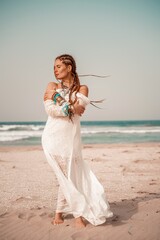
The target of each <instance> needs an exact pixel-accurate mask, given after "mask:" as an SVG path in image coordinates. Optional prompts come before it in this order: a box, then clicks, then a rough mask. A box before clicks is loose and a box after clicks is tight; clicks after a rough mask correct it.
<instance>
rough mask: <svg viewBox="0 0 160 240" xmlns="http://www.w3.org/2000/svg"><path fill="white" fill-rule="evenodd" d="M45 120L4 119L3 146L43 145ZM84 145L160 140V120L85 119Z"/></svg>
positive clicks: (0, 132) (0, 136)
mask: <svg viewBox="0 0 160 240" xmlns="http://www.w3.org/2000/svg"><path fill="white" fill-rule="evenodd" d="M44 126H45V122H0V145H1V146H10V145H13V146H14V145H40V144H41V135H42V132H43V129H44ZM81 136H82V142H83V143H84V144H92V143H95V144H103V143H107V144H112V143H121V144H123V143H145V142H160V120H146V121H83V122H81Z"/></svg>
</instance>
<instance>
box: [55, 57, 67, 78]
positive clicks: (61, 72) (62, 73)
mask: <svg viewBox="0 0 160 240" xmlns="http://www.w3.org/2000/svg"><path fill="white" fill-rule="evenodd" d="M68 74H70V67H69V66H66V65H65V64H64V63H62V61H61V60H60V59H57V60H56V61H55V64H54V75H55V77H56V78H57V79H59V80H62V79H64V78H66V77H68Z"/></svg>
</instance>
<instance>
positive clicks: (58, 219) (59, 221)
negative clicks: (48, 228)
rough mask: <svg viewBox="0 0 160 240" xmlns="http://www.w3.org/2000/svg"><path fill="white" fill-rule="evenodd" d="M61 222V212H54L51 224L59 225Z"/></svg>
mask: <svg viewBox="0 0 160 240" xmlns="http://www.w3.org/2000/svg"><path fill="white" fill-rule="evenodd" d="M63 222H64V220H63V218H62V213H56V215H55V218H54V220H53V222H52V224H53V225H59V224H61V223H63Z"/></svg>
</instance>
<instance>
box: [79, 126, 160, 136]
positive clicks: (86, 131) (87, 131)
mask: <svg viewBox="0 0 160 240" xmlns="http://www.w3.org/2000/svg"><path fill="white" fill-rule="evenodd" d="M81 133H82V134H84V135H86V134H105V133H106V134H107V133H112V134H114V133H115V134H116V133H117V134H118V133H119V134H147V133H160V128H158V129H129V128H128V129H123V128H119V129H115V128H110V129H108V128H104V129H100V128H99V129H98V128H97V129H82V131H81Z"/></svg>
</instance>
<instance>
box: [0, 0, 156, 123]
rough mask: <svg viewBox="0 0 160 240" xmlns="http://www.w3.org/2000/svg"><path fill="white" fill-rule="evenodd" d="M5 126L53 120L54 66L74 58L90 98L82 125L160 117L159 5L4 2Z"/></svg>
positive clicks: (0, 86) (0, 114) (148, 1)
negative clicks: (49, 107) (48, 106)
mask: <svg viewBox="0 0 160 240" xmlns="http://www.w3.org/2000/svg"><path fill="white" fill-rule="evenodd" d="M0 31H1V37H0V66H1V70H0V98H1V100H0V121H45V120H46V119H47V116H46V113H45V111H44V106H43V93H44V91H45V88H46V86H47V83H48V82H50V81H55V78H54V75H53V62H54V59H55V57H56V56H57V55H59V54H62V53H69V54H71V55H73V56H74V58H75V60H76V62H77V71H78V73H79V74H98V75H108V74H109V75H111V76H110V77H109V78H106V79H100V78H93V77H88V78H81V83H82V84H86V85H88V87H89V98H90V99H91V100H97V99H102V98H105V99H106V101H105V102H104V103H103V104H102V107H103V108H104V109H103V110H97V109H96V108H94V107H92V106H88V108H87V111H86V112H85V114H84V116H83V117H82V120H149V119H160V1H159V0H134V1H132V0H99V1H98V0H96V1H95V0H67V1H65V0H58V1H57V0H56V1H55V0H43V1H42V0H28V1H26V0H19V1H18V0H14V1H13V0H0Z"/></svg>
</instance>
